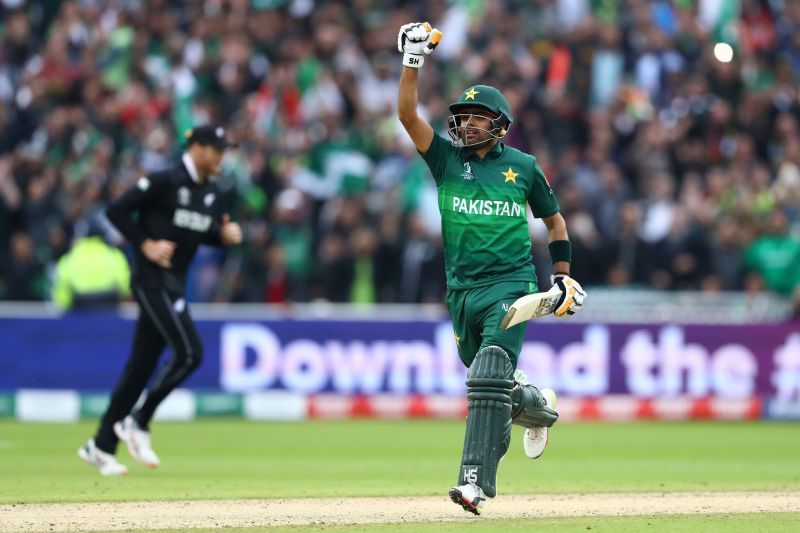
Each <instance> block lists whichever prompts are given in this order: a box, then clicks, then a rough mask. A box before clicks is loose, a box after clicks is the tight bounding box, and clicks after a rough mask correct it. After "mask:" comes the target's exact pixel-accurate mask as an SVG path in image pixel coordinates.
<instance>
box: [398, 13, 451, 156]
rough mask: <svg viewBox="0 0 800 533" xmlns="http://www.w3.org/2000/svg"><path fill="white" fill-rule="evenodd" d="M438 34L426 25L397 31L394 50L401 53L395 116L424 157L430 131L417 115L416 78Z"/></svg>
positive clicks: (416, 23)
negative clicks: (400, 71)
mask: <svg viewBox="0 0 800 533" xmlns="http://www.w3.org/2000/svg"><path fill="white" fill-rule="evenodd" d="M441 36H442V34H441V32H439V30H436V29H433V28H431V25H430V24H428V23H427V22H422V23H420V22H414V23H411V24H406V25H404V26H403V27H402V28H400V32H399V34H398V35H397V49H398V51H400V52H403V65H404V68H403V73H402V75H401V76H400V88H399V91H398V97H397V116H398V118H399V119H400V122H401V123H402V124H403V127H404V128H405V129H406V131H407V132H408V135H409V137H411V140H412V141H413V142H414V145H415V146H416V147H417V150H419V151H420V153H423V154H424V153H425V152H427V151H428V148H430V146H431V142H432V141H433V135H434V132H433V128H432V127H431V125H430V124H428V123H427V122H426V121H425V120H423V119H422V118H421V117H420V116H419V114H418V113H417V102H418V97H417V77H418V73H419V68H420V67H421V66H422V65H423V63H424V62H425V56H424V55H423V54H430V53H431V52H433V50H434V48H436V45H437V44H438V43H439V40H440V39H441Z"/></svg>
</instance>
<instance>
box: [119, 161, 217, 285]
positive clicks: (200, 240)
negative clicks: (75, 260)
mask: <svg viewBox="0 0 800 533" xmlns="http://www.w3.org/2000/svg"><path fill="white" fill-rule="evenodd" d="M187 158H188V155H184V161H185V160H186V159H187ZM219 196H220V194H219V191H218V189H217V186H216V184H215V183H211V182H209V181H207V182H206V183H205V184H202V185H201V184H199V183H198V182H196V181H195V180H193V179H192V176H191V175H190V174H189V171H188V170H187V167H186V163H185V162H181V164H179V165H177V166H175V167H172V168H168V169H166V170H162V171H160V172H155V173H153V174H150V175H149V176H142V177H141V178H139V180H138V181H137V182H136V185H135V186H134V187H132V188H131V189H129V190H128V191H126V192H125V193H124V194H123V195H122V196H120V197H119V198H118V199H117V200H116V201H114V202H112V203H111V205H109V206H108V209H107V210H106V214H107V215H108V218H109V220H111V222H113V223H114V225H115V226H116V227H117V228H118V229H119V231H120V232H121V233H122V234H123V235H124V236H125V238H127V239H128V241H130V242H131V243H132V244H133V246H134V250H135V260H134V268H133V275H132V276H131V284H132V285H139V286H142V287H164V288H166V289H167V290H170V291H173V292H180V293H183V290H184V288H185V284H186V271H187V269H188V268H189V264H190V263H191V261H192V258H193V257H194V254H195V252H197V247H198V246H199V245H200V244H213V245H219V244H221V241H220V222H219V216H220V212H219V211H220V209H219V204H220V198H219ZM145 239H152V240H160V239H164V240H168V241H172V242H174V243H175V252H174V254H173V255H172V266H171V267H170V268H168V269H166V268H163V267H161V266H159V265H157V264H156V263H153V262H152V261H150V260H149V259H147V258H146V257H145V256H144V254H142V251H141V249H140V245H141V244H142V242H143V241H144V240H145Z"/></svg>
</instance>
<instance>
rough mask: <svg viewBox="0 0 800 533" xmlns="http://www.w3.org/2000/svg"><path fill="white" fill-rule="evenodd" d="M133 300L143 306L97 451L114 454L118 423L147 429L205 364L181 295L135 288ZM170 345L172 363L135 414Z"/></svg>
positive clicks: (102, 423) (99, 433) (103, 421)
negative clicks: (125, 420)
mask: <svg viewBox="0 0 800 533" xmlns="http://www.w3.org/2000/svg"><path fill="white" fill-rule="evenodd" d="M133 295H134V297H135V298H136V301H137V302H139V319H138V321H137V322H136V332H135V334H134V337H133V346H132V348H131V354H130V357H129V359H128V362H127V364H126V365H125V369H124V370H123V372H122V375H121V376H120V378H119V381H118V382H117V384H116V386H115V387H114V392H113V393H112V394H111V401H110V403H109V405H108V409H106V412H105V414H104V415H103V417H102V419H101V421H100V427H99V428H98V430H97V433H96V435H95V444H96V445H97V447H98V448H100V449H101V450H103V451H106V452H108V453H114V452H115V451H116V448H117V444H118V442H119V441H118V439H117V436H116V435H115V434H114V423H115V422H117V421H119V420H122V419H123V418H125V416H127V415H128V414H132V415H133V417H134V419H135V420H136V422H137V424H138V425H139V426H140V427H141V428H143V429H147V427H148V425H149V423H150V419H151V418H152V417H153V414H154V413H155V411H156V408H157V407H158V405H159V404H160V403H161V402H162V401H163V400H164V398H166V397H167V395H169V393H170V392H172V391H173V390H174V389H175V388H176V387H177V386H178V385H180V384H181V383H182V382H183V381H184V380H185V379H186V378H187V377H189V375H190V374H191V373H192V372H193V371H194V370H195V369H196V368H197V367H198V366H200V363H201V362H202V359H203V346H202V343H201V342H200V337H199V336H198V334H197V328H195V325H194V321H193V320H192V317H191V315H190V314H189V308H188V306H187V305H186V302H185V300H184V299H183V297H182V296H181V295H177V294H174V293H170V292H168V291H166V290H165V289H160V288H149V287H134V290H133ZM166 346H169V347H170V349H171V352H172V354H171V356H170V358H169V359H168V360H167V361H166V362H165V364H164V365H163V366H162V367H161V368H160V369H159V371H158V373H157V375H156V377H155V379H154V380H153V382H152V384H151V386H150V390H149V391H148V394H147V396H146V398H145V401H144V403H143V404H142V406H141V407H140V408H139V409H138V410H137V411H136V412H135V413H131V410H132V409H133V407H134V406H135V405H136V402H137V400H138V399H139V397H140V396H141V394H142V391H144V390H145V387H146V386H147V382H148V380H149V379H150V378H151V376H152V375H153V373H154V372H155V370H156V367H157V365H158V361H159V358H160V356H161V352H163V351H164V348H165V347H166Z"/></svg>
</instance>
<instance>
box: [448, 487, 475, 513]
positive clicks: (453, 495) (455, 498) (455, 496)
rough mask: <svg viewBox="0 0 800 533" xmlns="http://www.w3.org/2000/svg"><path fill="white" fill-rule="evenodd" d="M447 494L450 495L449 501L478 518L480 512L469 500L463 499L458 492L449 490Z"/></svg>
mask: <svg viewBox="0 0 800 533" xmlns="http://www.w3.org/2000/svg"><path fill="white" fill-rule="evenodd" d="M449 494H450V500H451V501H452V502H453V503H455V504H456V505H460V506H461V507H462V508H463V509H464V510H465V511H469V512H470V513H472V514H474V515H475V516H479V515H480V514H481V512H480V510H479V509H478V508H477V507H475V506H474V505H472V503H471V502H470V501H469V500H467V499H465V498H464V495H463V494H461V491H460V490H458V489H450V492H449Z"/></svg>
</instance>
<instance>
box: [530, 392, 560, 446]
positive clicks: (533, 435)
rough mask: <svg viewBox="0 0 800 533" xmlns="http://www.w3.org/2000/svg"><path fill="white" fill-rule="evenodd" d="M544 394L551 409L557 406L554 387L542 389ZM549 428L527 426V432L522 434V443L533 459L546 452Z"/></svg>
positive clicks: (546, 403)
mask: <svg viewBox="0 0 800 533" xmlns="http://www.w3.org/2000/svg"><path fill="white" fill-rule="evenodd" d="M540 392H541V393H542V396H544V403H545V405H546V406H547V407H549V408H550V409H555V408H556V391H554V390H553V389H542V390H541V391H540ZM547 429H548V428H546V427H533V428H525V434H524V435H523V436H522V445H523V447H524V448H525V455H527V456H528V457H530V458H531V459H538V458H539V457H541V456H542V454H543V453H544V449H545V448H546V447H547Z"/></svg>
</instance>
